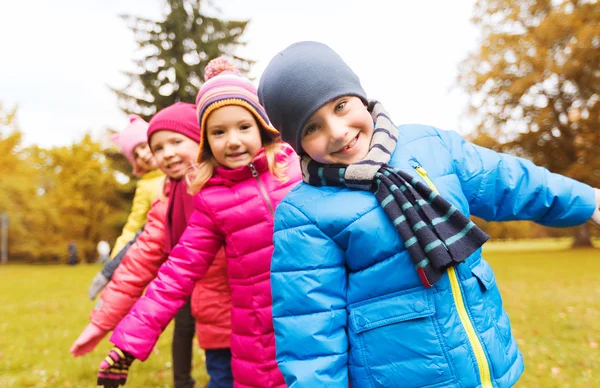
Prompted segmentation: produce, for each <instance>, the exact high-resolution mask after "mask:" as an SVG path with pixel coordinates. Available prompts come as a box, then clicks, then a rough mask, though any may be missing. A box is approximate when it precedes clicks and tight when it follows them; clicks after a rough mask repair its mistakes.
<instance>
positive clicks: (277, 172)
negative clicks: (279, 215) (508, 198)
mask: <svg viewBox="0 0 600 388" xmlns="http://www.w3.org/2000/svg"><path fill="white" fill-rule="evenodd" d="M259 130H260V134H261V139H262V144H263V147H264V149H265V157H266V158H267V164H268V166H269V172H270V173H271V175H273V176H274V177H275V178H276V179H277V180H278V181H280V182H281V183H285V182H287V181H288V180H289V178H288V176H287V175H286V173H285V172H286V170H287V166H288V165H287V162H286V158H285V156H286V153H285V151H284V150H283V147H284V146H283V143H282V142H281V139H280V138H275V139H273V138H272V137H270V136H268V135H267V134H266V133H265V132H266V131H265V130H264V129H263V128H262V126H261V125H260V124H259ZM219 166H220V164H219V163H218V162H217V160H216V159H215V158H214V156H213V155H212V152H211V151H210V147H208V144H207V143H205V152H204V153H203V155H202V160H201V161H200V163H198V164H194V165H193V170H192V171H191V172H189V173H187V174H186V176H185V179H186V182H187V184H188V193H189V194H191V195H195V194H198V192H200V190H202V188H203V187H204V185H205V184H206V182H208V180H209V179H210V178H211V177H212V176H213V174H214V171H215V167H219Z"/></svg>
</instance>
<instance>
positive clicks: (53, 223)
mask: <svg viewBox="0 0 600 388" xmlns="http://www.w3.org/2000/svg"><path fill="white" fill-rule="evenodd" d="M29 152H30V156H29V158H30V160H31V161H33V163H34V165H35V166H37V168H39V169H40V171H45V172H46V175H45V179H44V181H43V183H42V186H41V189H40V190H39V191H40V193H41V194H40V196H41V197H43V199H44V204H45V206H46V207H47V209H48V211H47V212H46V213H45V216H46V217H45V219H44V220H43V221H44V228H43V229H37V230H32V231H31V234H32V236H35V238H36V241H41V242H43V243H44V244H45V246H44V247H43V248H41V253H40V256H41V257H48V258H50V259H56V258H65V257H66V255H65V252H66V249H67V244H68V242H69V241H71V240H75V241H77V244H78V248H79V252H80V254H82V256H83V258H84V260H86V261H93V260H94V259H95V258H96V253H95V250H96V244H97V243H98V241H100V240H113V239H115V238H116V236H117V235H118V233H119V231H120V229H121V227H122V223H121V222H120V221H121V220H122V218H123V216H124V213H125V212H126V209H127V207H128V204H129V203H130V201H131V199H130V198H124V196H123V195H122V194H121V193H122V190H121V187H122V185H121V184H120V183H119V182H118V181H117V180H116V178H115V173H116V170H115V169H114V167H113V165H112V162H111V159H109V158H107V157H106V155H105V153H104V151H103V150H102V146H101V144H100V143H99V142H96V141H94V140H92V138H91V136H90V135H89V134H86V135H85V136H84V137H83V139H82V140H81V141H80V142H78V143H74V144H72V145H70V146H63V147H54V148H52V149H49V150H46V149H43V148H38V147H32V148H31V149H30V150H29ZM39 217H40V216H38V218H39Z"/></svg>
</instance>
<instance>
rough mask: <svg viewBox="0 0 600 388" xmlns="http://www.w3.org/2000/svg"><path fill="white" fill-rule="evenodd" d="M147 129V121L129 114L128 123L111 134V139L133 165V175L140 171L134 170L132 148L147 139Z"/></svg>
mask: <svg viewBox="0 0 600 388" xmlns="http://www.w3.org/2000/svg"><path fill="white" fill-rule="evenodd" d="M147 130H148V123H147V122H145V121H144V119H142V118H141V117H140V116H138V115H129V125H128V126H127V127H126V128H125V129H124V130H122V131H121V132H118V133H115V134H113V135H112V139H113V141H114V142H115V144H116V145H117V147H119V150H120V151H121V153H122V154H123V156H125V157H126V158H127V160H129V163H131V166H132V167H133V172H134V174H135V175H139V174H140V172H139V171H136V165H135V159H134V157H133V150H134V149H135V147H137V146H138V145H140V144H142V143H145V142H146V141H147V138H146V131H147Z"/></svg>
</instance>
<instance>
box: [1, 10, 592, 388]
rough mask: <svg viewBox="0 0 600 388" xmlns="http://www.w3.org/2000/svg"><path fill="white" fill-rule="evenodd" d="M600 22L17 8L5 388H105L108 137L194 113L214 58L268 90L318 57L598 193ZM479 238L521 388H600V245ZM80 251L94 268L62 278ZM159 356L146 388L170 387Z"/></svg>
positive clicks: (562, 236) (5, 253)
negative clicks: (275, 68) (101, 308)
mask: <svg viewBox="0 0 600 388" xmlns="http://www.w3.org/2000/svg"><path fill="white" fill-rule="evenodd" d="M599 22H600V4H598V1H596V0H581V1H579V0H572V1H567V0H520V1H517V0H478V1H475V0H461V1H452V2H451V1H443V0H421V1H418V2H414V1H413V2H408V1H391V0H390V1H384V0H371V1H369V2H366V1H358V0H356V1H355V0H344V1H338V0H328V1H323V0H304V1H302V2H288V1H276V0H255V1H243V0H220V1H213V0H211V1H209V0H200V1H198V0H143V1H142V0H128V1H117V0H104V1H91V0H78V1H76V0H53V1H42V0H31V1H22V2H16V1H7V0H6V1H1V2H0V231H1V233H0V243H1V244H0V262H1V263H2V264H6V265H3V266H0V387H4V386H7V387H13V386H14V387H21V386H31V387H34V386H35V387H37V386H93V382H94V379H95V377H94V376H95V368H96V366H97V362H96V361H99V360H100V359H101V356H100V353H98V354H96V353H93V354H94V355H95V357H96V358H93V357H92V356H88V357H85V358H83V359H77V360H73V359H71V358H70V355H69V354H68V347H69V346H70V344H71V342H72V341H73V340H74V339H75V337H76V335H77V333H78V330H80V329H82V328H83V326H84V325H85V323H86V316H87V314H88V313H89V311H90V310H91V307H92V306H91V305H90V304H89V302H86V301H85V299H86V287H87V284H88V283H89V281H90V280H91V278H92V277H93V274H94V273H95V272H96V271H97V270H98V268H99V267H98V266H97V265H95V263H97V261H98V253H97V251H96V246H97V244H98V242H99V241H103V240H105V241H108V242H109V243H110V245H111V246H112V244H113V243H114V240H115V239H116V237H117V236H118V235H119V234H120V232H121V228H122V227H123V224H124V223H125V220H126V218H127V215H128V213H129V210H130V205H131V200H132V197H133V190H134V188H135V180H134V177H133V176H132V175H131V168H130V166H129V165H128V164H127V161H126V160H125V159H124V158H123V157H122V156H121V155H120V154H119V153H118V152H117V150H116V149H115V148H114V146H113V144H112V143H111V141H110V134H111V133H114V132H118V131H120V130H121V129H122V128H124V127H125V126H126V125H127V123H128V119H127V116H126V114H127V113H136V114H139V115H141V116H142V117H144V118H146V119H149V118H150V117H151V116H152V115H153V114H154V113H155V112H156V111H157V110H159V109H162V108H163V107H166V106H168V105H170V104H172V103H173V102H176V101H185V102H194V100H195V95H196V92H197V90H198V88H199V87H200V86H201V84H202V80H203V69H204V66H205V65H206V64H207V63H208V61H209V60H210V59H212V58H215V57H217V56H220V55H228V56H230V57H232V58H234V60H235V61H236V63H237V65H238V66H239V67H240V69H242V70H243V71H244V72H245V73H246V74H247V75H248V76H249V77H251V78H252V79H253V80H254V82H255V83H256V84H258V81H259V79H260V75H261V73H262V71H263V69H264V68H265V67H266V65H267V64H268V61H269V60H270V58H272V57H273V56H274V55H275V54H276V53H277V52H279V51H281V50H283V49H284V48H285V47H287V46H288V45H290V44H292V43H294V42H296V41H300V40H317V41H321V42H324V43H326V44H327V45H329V46H330V47H332V48H333V49H334V50H335V51H337V52H338V53H339V54H340V55H341V56H342V57H343V58H344V60H345V61H346V62H348V64H349V65H350V67H351V68H352V69H353V70H354V71H355V72H356V73H357V74H358V76H359V77H360V78H361V82H362V84H363V87H364V89H365V90H366V91H367V94H368V96H369V98H374V99H378V100H380V101H382V102H384V104H385V106H386V108H387V109H388V110H389V112H390V114H391V116H392V117H393V120H394V122H395V123H396V124H404V123H421V124H430V125H434V126H437V127H440V128H443V129H451V130H456V131H458V132H459V133H461V134H462V135H463V136H464V137H466V138H468V139H469V140H471V141H474V142H475V143H477V144H479V145H482V146H484V147H488V148H492V149H495V150H498V151H501V152H507V153H511V154H515V155H518V156H522V157H525V158H528V159H530V160H532V161H533V162H535V163H536V164H538V165H541V166H544V167H546V168H548V169H549V170H550V171H553V172H556V173H560V174H563V175H567V176H570V177H573V178H575V179H577V180H580V181H583V182H586V183H588V184H590V185H592V186H595V187H600V121H599V119H600V23H599ZM475 221H476V222H477V224H478V225H480V226H481V227H482V228H483V229H484V230H485V231H486V232H487V233H488V234H489V235H490V236H492V243H490V244H487V245H486V248H485V249H486V253H487V258H488V260H489V261H490V262H491V263H492V265H493V267H494V268H495V270H496V272H497V277H498V283H499V286H500V288H501V290H502V292H503V295H504V297H505V305H506V308H507V310H508V312H509V316H510V317H511V320H512V322H513V331H514V332H515V335H516V336H517V338H518V340H519V343H520V345H521V349H522V351H523V353H524V356H525V361H526V373H525V375H524V377H523V379H522V380H521V382H520V383H519V386H530V387H539V386H544V387H550V386H556V387H569V386H573V387H575V386H577V387H589V386H594V384H597V385H596V386H600V383H597V382H598V381H600V372H599V371H598V365H600V350H599V349H598V342H600V323H598V322H599V321H600V250H598V248H594V245H595V246H596V247H598V246H600V242H599V240H598V239H599V237H600V230H598V229H596V228H592V227H591V226H589V225H582V226H580V227H577V228H567V229H549V228H545V227H542V226H539V225H536V224H534V223H531V222H508V223H487V222H484V221H483V220H475ZM70 243H73V244H75V245H76V246H77V250H78V260H79V261H80V262H81V263H89V265H80V266H77V267H68V268H67V267H66V266H64V267H63V266H60V265H56V264H63V263H67V261H68V257H69V251H68V247H69V244H70ZM32 264H52V265H44V266H40V265H36V266H33V265H32ZM163 337H164V336H163ZM31 341H35V343H36V344H35V345H32V342H31ZM106 345H107V346H108V344H106ZM161 346H162V348H161ZM99 348H102V347H101V346H100V347H99ZM32 349H34V352H33V353H32V352H31V350H32ZM104 349H105V348H103V349H102V350H104ZM157 349H158V353H157V354H156V355H155V356H153V357H151V360H149V361H148V362H147V363H144V366H143V367H140V368H139V369H137V371H136V372H135V375H134V376H133V377H132V379H133V381H134V382H133V383H132V384H133V385H132V386H168V385H169V382H170V372H169V371H168V368H169V362H168V360H169V359H170V356H169V351H168V342H167V343H164V344H163V343H162V342H161V343H160V344H159V347H158V348H157ZM161 349H162V352H161ZM101 353H102V354H103V352H101ZM98 357H100V358H98ZM196 359H197V362H198V367H197V368H195V371H198V372H197V373H199V374H201V375H202V374H203V372H202V356H201V354H200V356H199V357H197V358H196ZM195 373H196V372H195ZM199 380H200V381H201V380H202V376H200V377H199Z"/></svg>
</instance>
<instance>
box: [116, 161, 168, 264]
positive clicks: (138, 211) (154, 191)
mask: <svg viewBox="0 0 600 388" xmlns="http://www.w3.org/2000/svg"><path fill="white" fill-rule="evenodd" d="M164 181H165V176H164V174H163V172H162V171H161V170H158V169H157V170H154V171H150V172H147V173H145V174H144V175H142V176H141V177H140V180H139V181H138V182H137V184H136V188H135V195H134V197H133V202H132V204H131V213H129V216H128V217H127V222H126V223H125V226H124V227H123V231H122V232H121V235H120V236H119V238H117V241H115V245H114V247H113V250H112V252H111V254H110V257H111V258H113V257H115V256H116V255H117V253H119V252H120V251H121V249H123V247H125V245H126V244H127V243H128V242H129V241H130V240H131V239H133V237H134V236H135V233H136V232H137V231H138V230H140V229H141V228H142V226H143V225H144V224H145V223H146V214H147V213H148V210H149V209H150V205H151V204H152V202H153V201H154V199H156V197H157V196H158V194H159V193H160V190H161V189H162V187H163V184H164Z"/></svg>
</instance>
